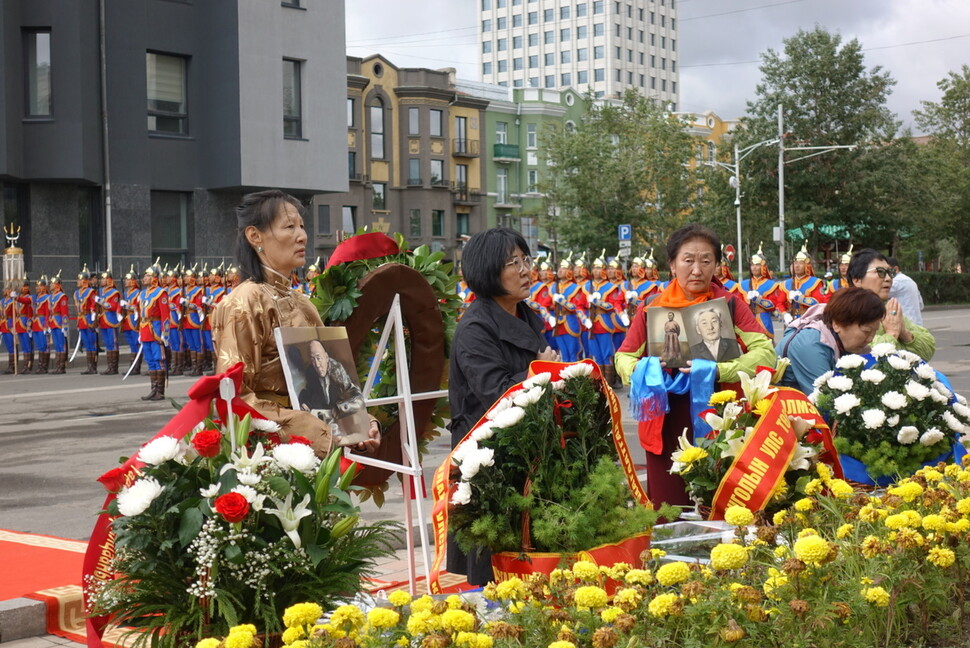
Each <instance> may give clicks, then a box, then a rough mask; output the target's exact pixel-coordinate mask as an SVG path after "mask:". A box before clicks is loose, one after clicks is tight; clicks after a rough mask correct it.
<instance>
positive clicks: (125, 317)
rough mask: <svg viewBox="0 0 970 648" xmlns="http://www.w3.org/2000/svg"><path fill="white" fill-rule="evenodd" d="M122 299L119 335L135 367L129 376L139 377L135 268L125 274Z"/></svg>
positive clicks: (139, 345)
mask: <svg viewBox="0 0 970 648" xmlns="http://www.w3.org/2000/svg"><path fill="white" fill-rule="evenodd" d="M124 293H125V294H124V298H123V299H122V300H121V315H122V319H121V333H122V335H124V336H125V343H126V344H127V345H128V351H129V352H130V353H131V361H132V362H133V363H135V366H133V367H131V369H130V370H129V373H130V374H131V375H135V376H139V375H141V356H140V355H138V349H140V348H141V342H139V341H138V296H139V295H140V294H141V288H140V287H139V281H138V273H136V272H135V266H131V269H130V270H128V272H126V273H125V285H124Z"/></svg>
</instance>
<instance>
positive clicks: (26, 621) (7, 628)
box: [0, 598, 47, 643]
mask: <svg viewBox="0 0 970 648" xmlns="http://www.w3.org/2000/svg"><path fill="white" fill-rule="evenodd" d="M45 634H47V607H46V606H45V605H44V602H43V601H35V600H34V599H28V598H15V599H9V600H7V601H0V643H3V642H6V641H15V640H17V639H26V638H28V637H36V636H39V635H45Z"/></svg>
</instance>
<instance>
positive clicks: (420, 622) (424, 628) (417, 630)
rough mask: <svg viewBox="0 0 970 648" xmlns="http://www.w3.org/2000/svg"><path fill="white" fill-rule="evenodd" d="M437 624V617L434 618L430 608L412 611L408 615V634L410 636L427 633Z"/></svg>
mask: <svg viewBox="0 0 970 648" xmlns="http://www.w3.org/2000/svg"><path fill="white" fill-rule="evenodd" d="M437 625H438V622H437V619H435V618H434V615H433V614H432V613H431V610H418V611H417V612H414V611H412V612H411V616H409V617H408V623H407V628H408V634H409V635H411V636H412V637H416V636H418V635H422V634H427V633H428V632H431V631H432V630H435V629H436V626H437Z"/></svg>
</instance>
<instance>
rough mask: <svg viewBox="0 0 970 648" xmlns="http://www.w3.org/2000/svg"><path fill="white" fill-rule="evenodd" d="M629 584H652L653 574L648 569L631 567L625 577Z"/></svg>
mask: <svg viewBox="0 0 970 648" xmlns="http://www.w3.org/2000/svg"><path fill="white" fill-rule="evenodd" d="M623 580H624V581H625V582H626V583H627V584H628V585H650V584H651V583H653V581H654V578H653V574H651V573H650V571H649V570H646V569H631V570H630V571H628V572H627V573H626V576H624V577H623Z"/></svg>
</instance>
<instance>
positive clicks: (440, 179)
mask: <svg viewBox="0 0 970 648" xmlns="http://www.w3.org/2000/svg"><path fill="white" fill-rule="evenodd" d="M444 182H445V161H444V160H431V186H432V187H434V186H438V185H442V184H444Z"/></svg>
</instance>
